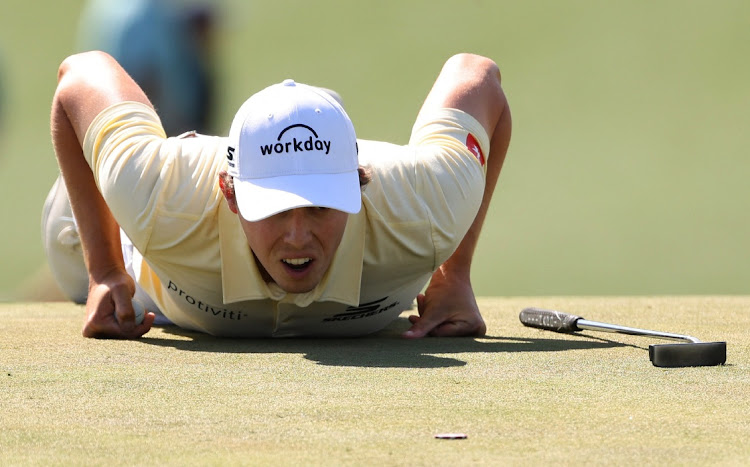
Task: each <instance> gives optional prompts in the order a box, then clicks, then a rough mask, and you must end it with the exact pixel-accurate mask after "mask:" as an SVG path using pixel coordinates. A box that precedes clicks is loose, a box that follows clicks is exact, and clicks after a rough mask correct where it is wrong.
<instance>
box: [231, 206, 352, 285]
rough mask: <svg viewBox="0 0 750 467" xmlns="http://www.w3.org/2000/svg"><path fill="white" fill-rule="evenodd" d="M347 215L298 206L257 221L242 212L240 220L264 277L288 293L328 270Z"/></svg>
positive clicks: (344, 226)
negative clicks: (252, 220) (248, 219)
mask: <svg viewBox="0 0 750 467" xmlns="http://www.w3.org/2000/svg"><path fill="white" fill-rule="evenodd" d="M348 216H349V215H348V214H347V213H345V212H342V211H337V210H335V209H326V208H297V209H291V210H289V211H284V212H281V213H279V214H276V215H274V216H271V217H267V218H265V219H262V220H260V221H257V222H250V221H247V220H245V219H244V218H242V216H240V223H241V224H242V230H244V231H245V236H246V237H247V242H248V244H249V245H250V249H251V250H252V251H253V253H254V254H255V257H256V258H257V260H258V262H259V263H260V266H261V269H262V270H264V271H263V273H264V278H265V279H266V280H272V281H274V282H275V283H276V284H277V285H278V286H279V287H281V288H282V289H283V290H285V291H286V292H288V293H304V292H309V291H311V290H312V289H314V288H315V287H316V286H317V285H318V284H319V283H320V281H321V280H322V279H323V276H324V275H325V273H326V271H328V268H329V267H330V265H331V261H332V260H333V256H334V254H335V253H336V250H337V249H338V247H339V244H340V243H341V238H342V237H343V236H344V229H345V228H346V221H347V219H348Z"/></svg>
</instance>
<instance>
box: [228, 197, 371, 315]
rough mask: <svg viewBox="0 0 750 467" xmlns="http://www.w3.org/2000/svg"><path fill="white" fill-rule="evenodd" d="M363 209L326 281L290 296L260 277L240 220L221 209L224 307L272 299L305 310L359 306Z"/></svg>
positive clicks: (346, 234) (352, 216)
mask: <svg viewBox="0 0 750 467" xmlns="http://www.w3.org/2000/svg"><path fill="white" fill-rule="evenodd" d="M365 226H366V223H365V216H364V209H362V210H361V211H360V212H359V214H350V215H349V218H348V220H347V223H346V230H345V231H344V236H343V238H342V239H341V244H340V245H339V248H338V250H337V251H336V254H335V256H334V258H333V261H332V262H331V267H330V268H329V269H328V272H327V273H326V274H325V276H323V280H322V281H321V282H320V284H318V286H317V287H315V288H314V289H313V290H311V291H310V292H306V293H302V294H288V293H286V292H285V291H283V290H282V289H281V288H280V287H279V286H278V285H276V284H274V283H271V284H267V283H266V282H265V281H264V280H263V277H262V276H261V273H260V270H259V269H258V265H257V264H256V262H255V258H254V257H253V254H252V252H251V251H250V247H249V246H248V244H247V239H246V238H245V233H244V232H243V231H242V226H241V225H240V221H239V218H238V216H237V215H236V214H234V213H233V212H232V211H230V210H229V207H228V206H227V205H226V203H222V204H221V207H220V208H219V247H220V250H221V281H222V287H223V294H224V303H234V302H239V301H245V300H264V299H271V300H276V301H281V302H284V303H293V304H295V305H297V306H301V307H305V306H308V305H309V304H311V303H312V302H316V301H334V302H339V303H343V304H346V305H352V306H356V305H358V304H359V292H360V284H361V278H362V259H363V258H364V249H365Z"/></svg>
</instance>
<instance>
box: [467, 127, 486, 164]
mask: <svg viewBox="0 0 750 467" xmlns="http://www.w3.org/2000/svg"><path fill="white" fill-rule="evenodd" d="M466 147H467V148H469V151H471V153H472V154H474V157H476V158H477V160H478V161H479V163H480V164H482V166H483V167H484V162H485V159H484V153H483V152H482V147H481V146H479V142H478V141H477V139H476V138H475V137H474V135H472V134H471V133H469V135H468V136H467V137H466Z"/></svg>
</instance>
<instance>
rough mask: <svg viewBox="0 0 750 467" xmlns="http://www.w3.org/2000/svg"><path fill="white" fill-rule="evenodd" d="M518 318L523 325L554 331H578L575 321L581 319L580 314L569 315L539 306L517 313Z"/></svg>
mask: <svg viewBox="0 0 750 467" xmlns="http://www.w3.org/2000/svg"><path fill="white" fill-rule="evenodd" d="M518 319H520V320H521V322H522V323H523V324H524V326H530V327H532V328H539V329H546V330H547V331H555V332H575V331H580V329H579V328H578V326H576V321H578V320H579V319H581V317H580V316H576V315H569V314H568V313H562V312H559V311H554V310H543V309H541V308H526V309H524V310H522V311H521V314H520V315H518Z"/></svg>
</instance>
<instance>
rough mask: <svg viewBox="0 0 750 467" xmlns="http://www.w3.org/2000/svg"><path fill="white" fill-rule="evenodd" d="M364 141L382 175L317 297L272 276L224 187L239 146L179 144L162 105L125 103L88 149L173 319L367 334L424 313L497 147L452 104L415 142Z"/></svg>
mask: <svg viewBox="0 0 750 467" xmlns="http://www.w3.org/2000/svg"><path fill="white" fill-rule="evenodd" d="M358 144H359V158H360V163H361V164H362V165H368V166H370V167H371V169H372V174H373V178H372V181H371V182H370V183H369V184H368V185H367V186H366V187H365V188H364V191H363V194H362V203H363V206H362V210H361V211H360V212H359V213H358V214H356V215H350V216H349V219H348V221H347V225H346V231H345V233H344V237H343V240H342V242H341V245H340V247H339V249H338V251H337V253H336V256H335V257H334V260H333V262H332V264H331V267H330V269H329V271H328V272H327V273H326V275H325V276H324V278H323V280H322V281H321V283H320V284H319V285H318V286H317V287H316V288H315V289H314V290H312V291H310V292H307V293H304V294H288V293H286V292H284V291H283V290H281V289H280V288H279V287H278V286H277V285H276V284H274V283H266V282H265V281H264V280H263V278H262V277H261V274H260V271H259V269H258V267H257V265H256V263H255V261H254V259H253V256H252V252H251V251H250V249H249V247H248V245H247V240H246V238H245V236H244V232H243V230H242V228H241V226H240V223H239V219H238V217H237V215H235V214H233V213H232V212H231V211H230V210H229V208H228V207H227V205H226V202H225V201H224V198H223V195H222V193H221V191H220V190H219V186H218V174H219V172H220V171H221V170H226V158H225V155H226V148H227V141H226V138H223V137H215V136H203V135H193V136H188V137H172V138H166V137H165V134H164V130H163V129H162V126H161V123H160V121H159V118H158V116H157V115H156V113H155V112H154V110H153V109H151V108H150V107H148V106H146V105H143V104H139V103H135V102H124V103H120V104H116V105H114V106H112V107H109V108H107V109H105V110H104V111H102V112H101V113H100V114H99V115H98V116H97V117H96V119H95V120H94V121H93V122H92V124H91V126H90V127H89V129H88V131H87V132H86V136H85V139H84V145H83V146H84V148H83V149H84V154H85V156H86V159H87V160H88V162H89V164H90V166H91V168H92V170H93V173H94V178H95V180H96V183H97V185H98V186H99V189H100V191H101V192H102V194H103V196H104V199H105V200H106V201H107V204H108V206H109V207H110V210H111V211H112V213H113V215H114V216H115V219H116V220H117V222H118V223H119V224H120V227H121V228H122V230H123V231H125V232H126V233H127V235H128V237H129V238H130V240H131V241H132V242H133V245H134V246H135V248H136V249H137V250H138V252H140V254H141V255H142V258H139V261H140V263H139V264H138V265H137V266H136V268H135V269H136V276H137V277H136V280H137V281H138V283H139V284H140V286H141V287H142V288H143V289H144V290H145V291H146V292H147V293H148V294H149V295H150V296H151V298H152V299H153V300H154V302H155V303H156V304H157V305H158V306H159V308H160V310H161V311H162V313H164V315H165V316H166V317H167V318H169V319H170V320H171V321H172V322H174V323H175V324H177V325H179V326H181V327H184V328H187V329H193V330H197V331H202V332H206V333H209V334H212V335H217V336H228V337H270V336H273V337H286V336H356V335H362V334H368V333H371V332H375V331H378V330H380V329H382V328H383V327H385V326H387V325H388V324H389V323H390V322H391V321H393V320H394V319H395V318H396V317H398V316H399V314H400V313H401V312H402V311H404V310H406V309H408V308H410V307H411V306H412V303H413V301H414V298H415V297H416V295H417V294H418V293H419V292H420V291H421V290H422V289H423V288H424V286H425V285H426V283H427V281H428V280H429V278H430V277H431V275H432V272H433V271H434V270H435V269H437V267H438V266H440V264H442V263H443V262H444V261H445V260H446V259H447V258H448V257H449V256H450V255H451V254H452V253H453V251H454V250H455V249H456V247H457V246H458V244H459V243H460V241H461V239H462V238H463V236H464V235H465V233H466V231H467V230H468V228H469V227H470V225H471V223H472V222H473V220H474V217H475V216H476V213H477V211H478V209H479V205H480V203H481V200H482V194H483V191H484V176H485V171H484V155H485V154H488V153H489V139H488V137H487V134H486V132H485V131H484V129H483V128H482V126H481V125H480V124H479V123H478V122H477V121H476V120H475V119H474V118H472V117H471V116H469V115H468V114H466V113H464V112H461V111H458V110H454V109H442V110H440V111H436V112H434V113H431V114H430V115H427V116H423V117H422V118H421V119H420V120H419V121H417V123H416V124H415V125H414V128H413V131H412V137H411V140H410V142H409V144H408V145H405V146H399V145H394V144H389V143H382V142H375V141H366V140H359V141H358ZM480 161H481V162H480Z"/></svg>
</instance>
